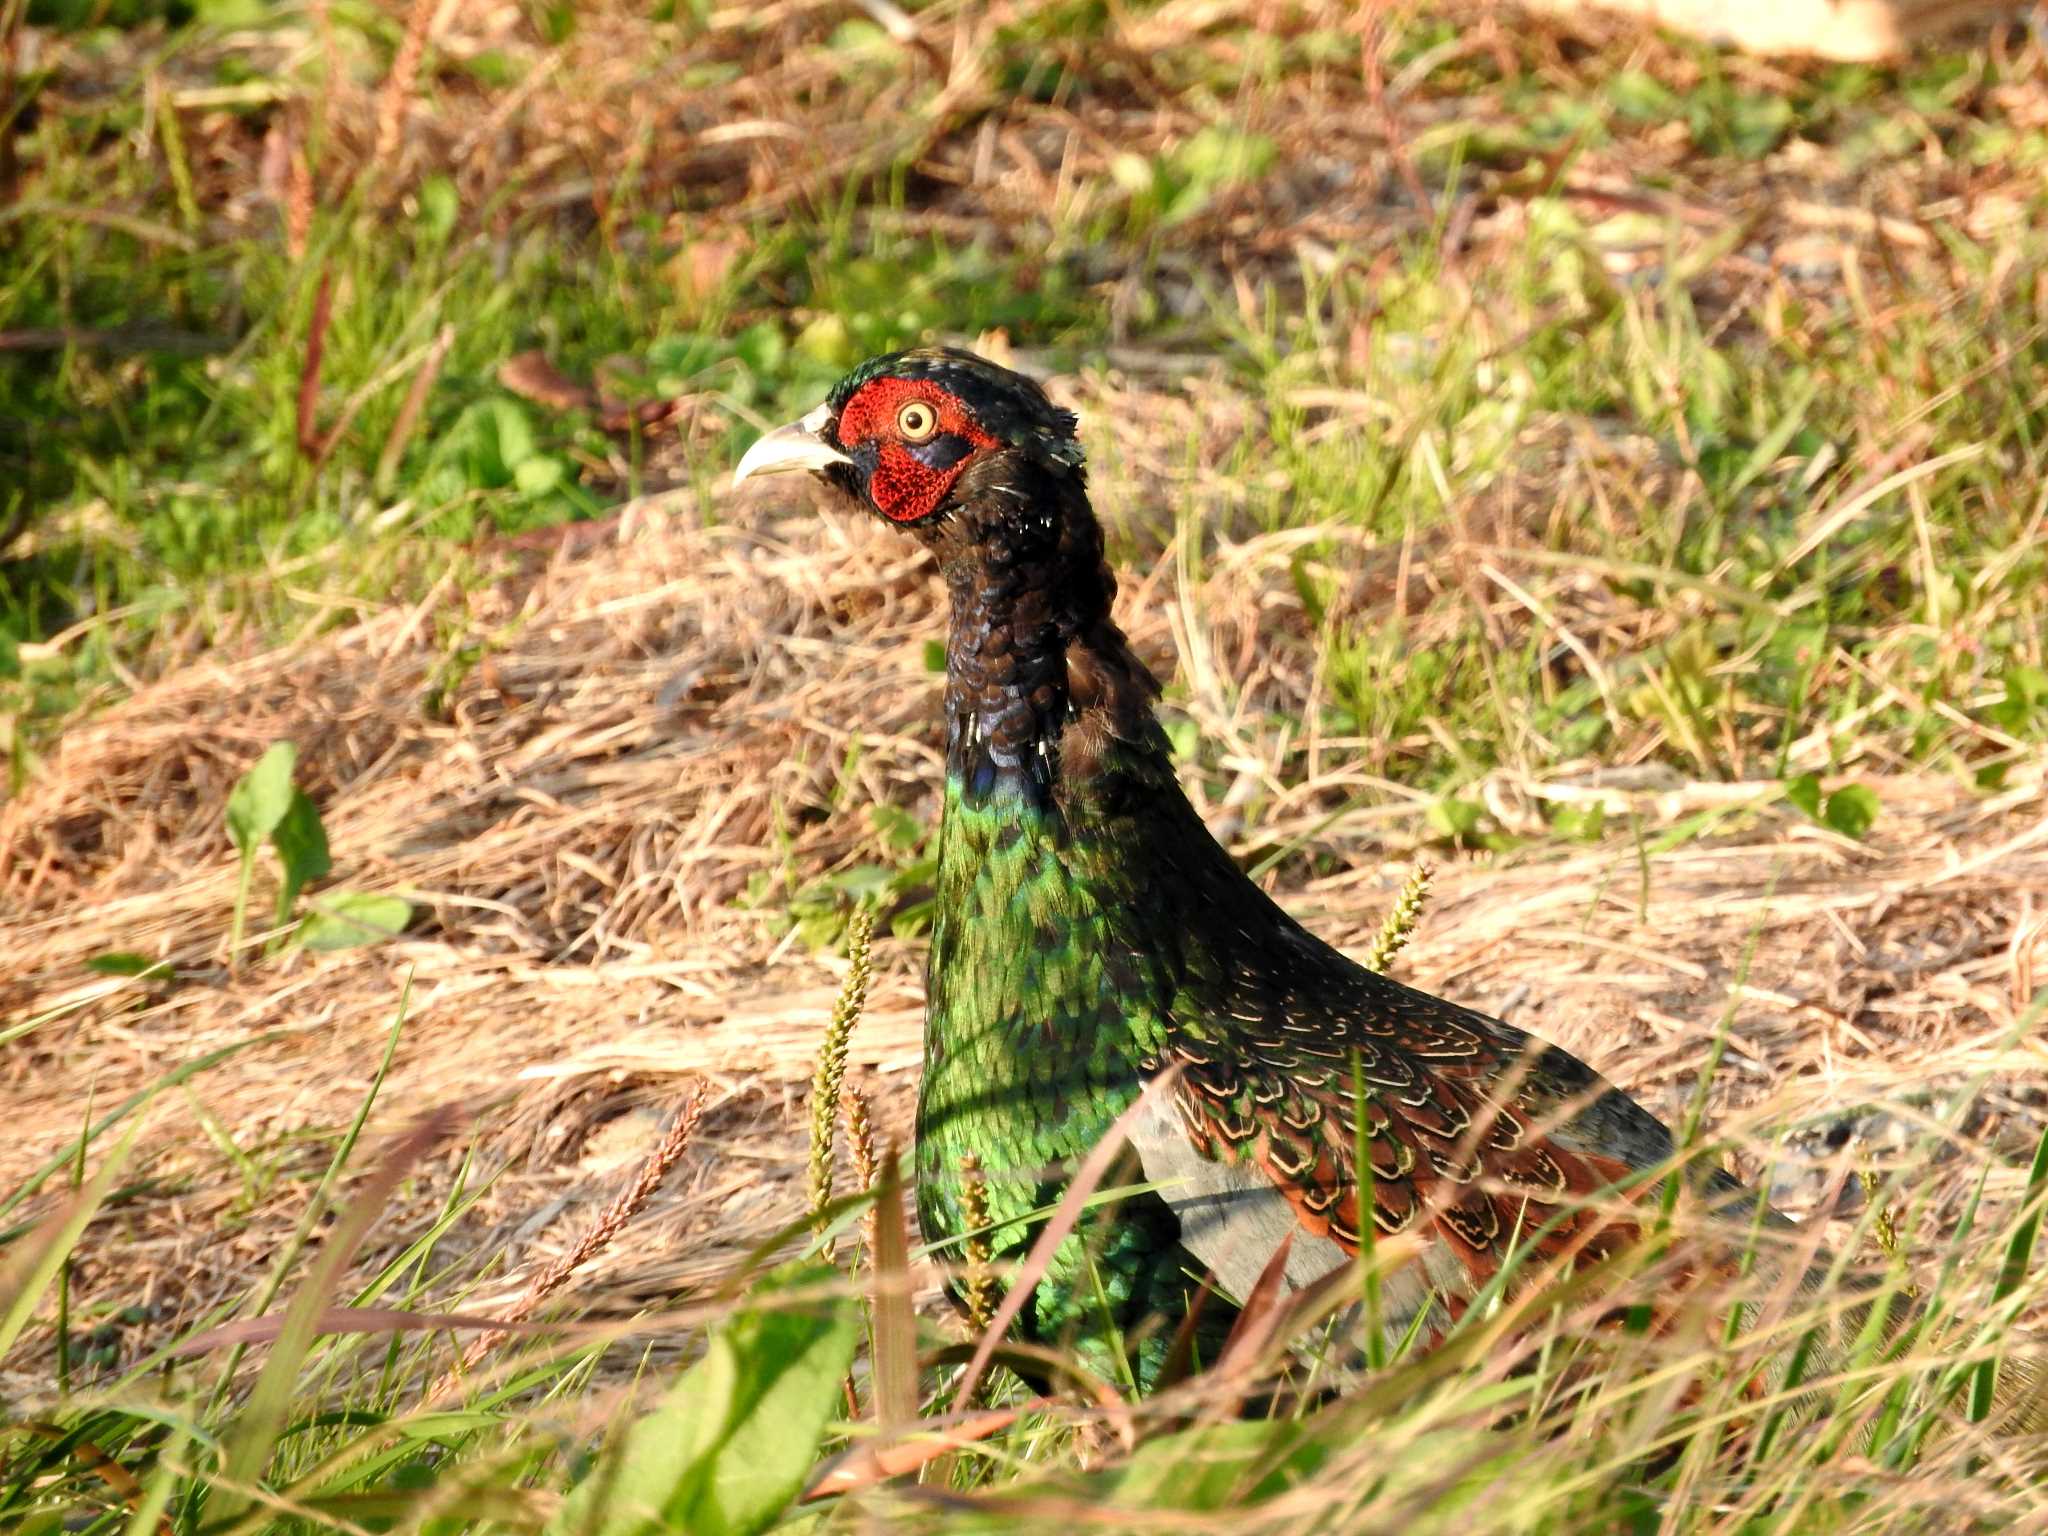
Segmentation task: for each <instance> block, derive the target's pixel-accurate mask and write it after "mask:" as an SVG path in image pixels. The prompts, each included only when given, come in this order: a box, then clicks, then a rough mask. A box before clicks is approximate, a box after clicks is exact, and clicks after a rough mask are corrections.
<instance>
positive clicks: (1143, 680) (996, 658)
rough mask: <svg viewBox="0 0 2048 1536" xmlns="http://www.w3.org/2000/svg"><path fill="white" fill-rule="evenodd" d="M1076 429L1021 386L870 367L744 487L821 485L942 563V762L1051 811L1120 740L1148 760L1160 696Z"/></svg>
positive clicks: (973, 369) (950, 357)
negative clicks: (1106, 543) (1114, 566)
mask: <svg viewBox="0 0 2048 1536" xmlns="http://www.w3.org/2000/svg"><path fill="white" fill-rule="evenodd" d="M1074 429H1075V421H1074V417H1073V415H1072V413H1070V412H1068V411H1064V410H1061V409H1060V408H1059V407H1058V406H1056V405H1054V404H1053V403H1052V401H1051V400H1050V399H1048V398H1047V396H1046V393H1045V391H1044V390H1043V389H1041V388H1039V386H1038V385H1037V384H1036V383H1035V382H1033V381H1032V380H1030V379H1028V378H1025V377H1024V376H1023V375H1022V374H1018V373H1013V372H1011V371H1010V370H1009V369H1007V368H1001V367H998V366H997V365H995V364H994V363H990V362H987V361H985V360H984V359H982V358H979V357H976V356H974V355H973V354H972V353H970V352H961V351H956V350H953V349H951V348H938V347H934V348H924V349H920V350H917V351H911V352H897V353H892V354H890V355H888V356H886V357H878V358H874V359H871V360H870V361H868V362H865V363H863V364H861V366H860V367H858V368H856V369H855V370H854V371H853V372H852V373H850V374H848V375H847V376H846V377H845V378H844V379H842V380H841V381H840V382H839V384H838V385H837V386H836V387H834V389H833V390H832V393H831V395H830V396H829V397H828V398H827V399H826V401H825V403H824V404H823V405H821V406H819V407H818V408H817V409H816V410H814V411H812V412H811V413H810V414H809V415H807V416H805V417H804V418H803V419H802V420H800V421H795V422H791V423H790V424H789V425H788V426H785V427H778V428H776V429H775V430H774V431H772V432H770V433H768V434H767V435H766V436H764V437H762V438H761V439H760V440H759V441H758V442H756V443H755V444H754V445H753V447H751V448H749V449H748V450H747V452H746V455H745V456H744V457H743V458H742V459H741V460H740V462H739V467H738V468H737V470H735V471H734V475H733V479H734V483H735V484H737V483H738V482H739V481H741V480H745V479H747V478H749V477H751V476H754V475H763V474H772V473H778V472H782V471H789V470H810V471H812V472H814V473H816V474H817V475H818V476H819V477H820V478H822V479H823V480H825V481H826V482H827V483H829V484H830V485H832V486H834V487H836V488H837V489H838V490H839V491H841V492H843V493H845V494H846V495H848V496H850V497H851V498H852V499H853V500H854V501H855V502H857V503H858V504H860V505H862V506H864V507H866V508H867V509H868V510H869V511H870V512H872V513H873V514H874V515H875V516H877V517H879V518H881V519H882V520H883V521H884V522H887V523H890V524H893V525H894V526H896V527H899V528H902V529H904V530H906V531H908V532H909V533H910V534H912V535H913V536H914V537H916V538H917V539H918V540H919V541H920V542H921V543H923V544H924V545H925V546H926V547H927V548H928V549H930V550H931V551H932V553H933V555H934V557H935V558H936V559H937V561H938V563H939V568H940V570H941V571H942V572H943V573H944V575H945V579H946V584H947V587H948V589H949V592H950V595H951V597H952V628H951V633H950V635H949V638H948V644H947V648H946V654H947V716H948V751H947V757H948V764H949V766H950V767H951V768H952V769H953V771H954V774H955V776H956V778H957V779H958V780H959V782H960V783H961V784H962V786H963V787H964V789H965V790H966V792H967V793H968V794H969V795H970V797H972V798H980V797H982V796H985V795H986V794H988V793H990V792H992V791H993V790H994V789H996V788H997V787H998V786H999V785H1001V784H1005V783H1008V784H1011V785H1013V786H1016V787H1019V788H1022V789H1024V790H1025V791H1026V792H1027V793H1029V794H1030V795H1031V796H1032V797H1033V798H1035V799H1038V800H1040V801H1048V800H1050V799H1051V798H1053V797H1054V795H1055V793H1056V790H1057V788H1058V785H1059V784H1060V782H1061V779H1062V774H1063V772H1064V773H1066V774H1072V773H1075V772H1086V771H1087V770H1088V768H1089V767H1090V766H1091V765H1092V764H1093V763H1094V762H1095V761H1096V760H1097V759H1098V758H1099V756H1100V755H1101V748H1102V747H1103V746H1104V745H1105V744H1106V743H1107V742H1109V741H1110V740H1111V739H1113V738H1119V739H1123V740H1125V741H1129V742H1132V743H1134V744H1137V745H1140V746H1141V747H1142V748H1144V749H1145V750H1144V751H1143V753H1142V754H1141V755H1142V756H1144V757H1145V758H1146V759H1147V760H1148V761H1149V760H1150V759H1151V758H1152V757H1153V756H1154V753H1153V752H1152V750H1151V749H1152V748H1153V747H1154V746H1155V742H1154V740H1153V737H1154V735H1155V731H1154V728H1153V727H1152V725H1151V713H1150V704H1151V699H1152V697H1153V695H1154V694H1155V693H1156V692H1157V685H1156V684H1155V683H1154V682H1153V679H1152V678H1151V676H1150V674H1149V673H1147V672H1146V671H1145V669H1144V667H1143V666H1142V665H1141V664H1139V663H1138V661H1137V660H1136V658H1135V657H1133V656H1132V655H1131V653H1130V651H1129V648H1128V647H1127V645H1126V644H1125V642H1124V638H1123V635H1122V634H1121V633H1120V632H1119V631H1118V630H1117V628H1116V626H1115V625H1114V623H1112V622H1111V620H1110V617H1109V610H1110V601H1111V599H1112V598H1113V597H1114V595H1115V593H1116V582H1115V579H1114V578H1113V577H1112V576H1111V575H1110V572H1109V567H1108V566H1107V565H1106V564H1105V563H1104V560H1103V543H1102V531H1101V528H1100V526H1099V525H1098V524H1097V522H1096V520H1095V514H1094V512H1093V511H1092V510H1091V509H1090V507H1089V505H1088V495H1087V472H1086V468H1085V461H1084V458H1083V455H1082V451H1081V445H1080V443H1079V441H1078V440H1077V439H1076V437H1075V435H1074ZM1157 756H1158V760H1159V761H1160V762H1163V761H1164V758H1163V750H1162V751H1161V752H1160V753H1159V754H1157Z"/></svg>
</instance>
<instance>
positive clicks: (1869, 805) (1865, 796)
mask: <svg viewBox="0 0 2048 1536" xmlns="http://www.w3.org/2000/svg"><path fill="white" fill-rule="evenodd" d="M1877 809H1878V805H1877V795H1876V794H1875V792H1873V791H1872V790H1870V789H1869V788H1867V787H1866V786H1864V785H1862V784H1844V785H1843V786H1842V787H1841V788H1840V789H1838V790H1836V791H1835V792H1834V793H1833V794H1831V795H1829V796H1828V808H1827V812H1826V815H1825V818H1824V819H1825V820H1826V821H1827V824H1828V825H1829V826H1831V827H1833V828H1834V829H1835V830H1836V831H1837V832H1839V833H1841V834H1842V835H1843V836H1844V837H1859V838H1860V837H1861V836H1863V834H1864V833H1866V832H1868V831H1869V830H1870V827H1871V823H1872V822H1874V821H1876V820H1877Z"/></svg>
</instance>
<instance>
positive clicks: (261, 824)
mask: <svg viewBox="0 0 2048 1536" xmlns="http://www.w3.org/2000/svg"><path fill="white" fill-rule="evenodd" d="M298 760H299V749H298V748H297V747H295V746H293V745H292V744H291V743H290V742H288V741H279V742H273V743H272V744H271V747H270V750H269V751H267V752H265V753H264V754H263V755H262V756H261V757H259V758H258V759H256V766H255V767H253V768H251V769H250V770H249V771H248V772H247V773H245V774H243V775H242V777H241V778H240V779H238V780H237V781H236V783H235V787H234V789H233V790H231V791H230V792H229V794H228V836H229V837H231V838H233V839H234V840H235V846H236V847H237V848H239V849H240V850H241V852H242V857H244V858H248V857H250V856H251V855H253V854H254V853H255V851H256V850H257V849H258V848H260V847H262V846H263V840H264V839H265V838H267V837H269V836H270V834H271V833H272V832H274V831H276V830H277V824H278V823H279V822H281V821H283V820H284V818H285V816H286V814H287V813H288V812H289V811H290V810H291V808H292V795H293V793H294V791H293V789H292V769H293V768H294V767H295V766H297V764H298Z"/></svg>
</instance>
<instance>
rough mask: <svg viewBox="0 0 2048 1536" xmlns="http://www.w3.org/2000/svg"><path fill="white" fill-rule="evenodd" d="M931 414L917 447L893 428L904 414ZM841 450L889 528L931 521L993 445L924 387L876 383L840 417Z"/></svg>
mask: <svg viewBox="0 0 2048 1536" xmlns="http://www.w3.org/2000/svg"><path fill="white" fill-rule="evenodd" d="M914 401H922V402H923V403H924V404H925V405H928V406H930V407H931V410H932V412H933V413H934V414H935V415H936V417H937V424H936V426H935V428H934V429H933V430H932V431H931V432H930V433H928V434H927V435H926V436H925V437H923V438H922V439H921V440H917V441H911V440H909V439H906V438H905V436H904V435H903V433H902V431H901V430H900V428H899V425H898V423H899V420H900V418H901V415H902V412H903V408H904V407H905V406H906V405H909V404H911V403H912V402H914ZM837 436H838V438H839V446H840V448H841V449H843V450H844V451H845V452H846V453H848V454H849V455H851V456H852V458H853V460H854V462H855V463H856V464H858V465H860V466H861V467H863V468H864V469H865V470H866V471H867V493H868V500H869V501H871V502H872V503H874V507H875V510H876V511H878V512H880V513H881V514H882V516H884V517H886V518H888V519H889V520H890V521H891V522H895V523H915V522H918V521H920V520H922V519H924V518H927V517H930V516H931V515H932V514H933V513H934V512H936V511H937V510H938V509H939V507H940V506H941V504H943V503H944V501H945V499H946V496H947V494H948V493H949V492H951V490H952V489H953V485H954V482H955V481H957V480H958V479H959V478H960V476H961V475H962V474H963V473H964V472H965V471H966V469H967V466H968V465H969V464H970V463H971V462H973V459H974V455H975V454H976V453H977V452H979V451H980V450H982V449H985V448H993V447H995V446H996V440H995V439H994V438H992V437H990V436H989V435H988V434H987V433H986V432H984V431H982V430H981V427H980V426H979V425H978V424H977V423H976V422H975V420H974V418H973V416H972V415H970V414H969V413H968V411H967V408H966V407H965V406H963V405H962V404H961V403H960V401H959V400H957V399H956V398H955V397H954V396H953V395H951V394H949V393H948V392H947V391H946V390H944V389H942V388H940V387H939V386H938V385H937V384H934V383H932V382H931V381H930V380H928V379H892V378H880V379H876V380H875V381H874V382H873V383H872V384H869V385H868V386H867V387H866V388H864V389H862V390H861V391H860V392H859V393H858V394H856V395H855V396H854V397H853V398H852V399H851V400H849V401H847V402H846V405H845V407H844V408H843V409H842V410H841V411H840V413H839V429H838V433H837Z"/></svg>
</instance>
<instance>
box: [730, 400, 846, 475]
mask: <svg viewBox="0 0 2048 1536" xmlns="http://www.w3.org/2000/svg"><path fill="white" fill-rule="evenodd" d="M831 421H832V407H831V406H830V405H821V406H819V407H818V408H817V409H816V410H815V411H812V412H811V413H810V415H808V416H806V417H804V418H803V420H801V421H792V422H791V423H790V424H789V425H788V426H786V427H777V428H776V429H775V430H774V431H773V432H768V433H764V434H763V435H762V436H761V437H759V438H757V439H755V442H754V446H753V447H751V448H749V449H748V450H747V451H746V452H745V453H744V454H742V455H740V462H739V466H738V467H737V468H736V469H734V470H733V472H732V483H733V484H734V485H738V484H739V483H740V482H741V481H742V480H745V479H747V478H749V477H750V476H753V475H779V474H785V473H787V472H789V471H790V470H796V469H829V468H831V467H832V466H833V465H834V464H851V463H852V462H853V460H851V459H849V458H848V457H847V456H846V455H845V454H843V453H841V452H840V451H839V450H838V449H837V448H834V447H833V446H832V445H831V444H830V443H828V442H826V441H825V435H824V434H825V428H826V427H827V426H829V425H830V424H831Z"/></svg>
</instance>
